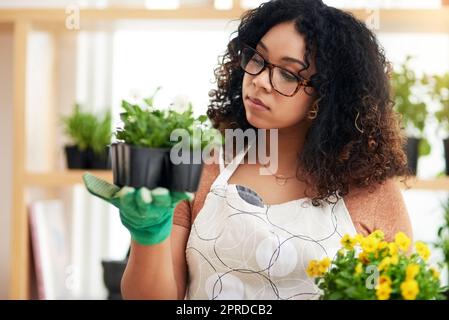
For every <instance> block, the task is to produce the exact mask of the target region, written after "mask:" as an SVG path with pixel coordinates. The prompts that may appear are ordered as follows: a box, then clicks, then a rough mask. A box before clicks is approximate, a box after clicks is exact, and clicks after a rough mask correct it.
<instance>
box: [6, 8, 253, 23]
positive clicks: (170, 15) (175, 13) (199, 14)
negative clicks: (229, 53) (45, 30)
mask: <svg viewBox="0 0 449 320" xmlns="http://www.w3.org/2000/svg"><path fill="white" fill-rule="evenodd" d="M244 11H245V10H243V9H240V8H237V9H230V10H217V9H214V8H180V9H167V10H161V9H144V8H142V9H129V8H107V9H81V10H80V11H79V12H80V13H79V15H80V21H81V23H82V22H83V21H116V20H145V19H226V20H229V19H235V18H239V17H240V15H241V14H242V13H243V12H244ZM69 15H70V13H66V12H65V8H61V9H6V10H0V22H14V21H17V20H27V21H32V22H58V23H60V22H64V21H65V20H66V19H67V17H68V16H69Z"/></svg>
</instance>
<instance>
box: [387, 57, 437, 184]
mask: <svg viewBox="0 0 449 320" xmlns="http://www.w3.org/2000/svg"><path fill="white" fill-rule="evenodd" d="M411 59H412V58H411V57H410V56H407V58H406V60H405V62H404V63H403V64H401V65H400V66H399V68H398V69H397V70H394V71H393V73H392V78H391V84H392V89H393V98H394V103H395V111H396V112H398V113H399V114H400V115H401V117H402V123H403V125H404V129H405V133H406V135H407V145H406V154H407V159H408V167H409V169H410V171H411V172H412V174H414V175H416V173H417V166H418V158H419V157H421V156H426V155H428V154H430V151H431V147H430V144H429V142H428V140H427V139H426V138H425V137H424V128H425V123H426V119H427V116H428V110H427V108H426V104H425V103H424V101H423V99H422V98H421V95H420V94H416V90H417V89H419V88H420V85H421V84H422V83H421V81H420V79H418V77H417V76H416V74H415V72H414V71H413V70H412V69H411V68H410V61H411Z"/></svg>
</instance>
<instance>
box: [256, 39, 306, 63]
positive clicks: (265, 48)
mask: <svg viewBox="0 0 449 320" xmlns="http://www.w3.org/2000/svg"><path fill="white" fill-rule="evenodd" d="M258 45H259V46H260V47H261V48H262V49H263V50H264V51H265V52H268V48H267V46H266V45H265V44H264V43H263V42H262V40H260V41H259V43H258ZM281 60H284V61H287V62H294V63H299V64H300V65H301V66H302V67H304V68H305V67H306V64H305V63H304V62H303V61H301V60H298V59H295V58H292V57H283V58H282V59H281Z"/></svg>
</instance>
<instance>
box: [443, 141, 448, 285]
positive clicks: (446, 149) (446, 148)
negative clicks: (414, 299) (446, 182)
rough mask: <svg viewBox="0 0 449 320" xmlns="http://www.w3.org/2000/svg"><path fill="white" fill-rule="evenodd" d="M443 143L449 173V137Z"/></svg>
mask: <svg viewBox="0 0 449 320" xmlns="http://www.w3.org/2000/svg"><path fill="white" fill-rule="evenodd" d="M443 145H444V157H445V160H446V175H449V138H446V139H444V140H443ZM448 292H449V291H448Z"/></svg>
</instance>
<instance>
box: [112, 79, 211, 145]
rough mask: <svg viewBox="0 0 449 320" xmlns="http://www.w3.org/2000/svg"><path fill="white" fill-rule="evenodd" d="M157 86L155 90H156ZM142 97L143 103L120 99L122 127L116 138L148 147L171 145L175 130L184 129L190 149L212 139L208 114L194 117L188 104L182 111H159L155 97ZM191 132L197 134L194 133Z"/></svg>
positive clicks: (190, 105)
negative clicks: (187, 135) (155, 103)
mask: <svg viewBox="0 0 449 320" xmlns="http://www.w3.org/2000/svg"><path fill="white" fill-rule="evenodd" d="M158 90H159V88H158V89H157V90H156V92H157V91H158ZM156 92H155V93H154V94H153V95H152V96H151V97H150V98H146V99H144V100H143V101H144V105H143V106H140V105H139V104H132V103H130V102H128V101H126V100H123V101H122V108H123V109H124V112H123V113H121V114H120V118H121V120H122V122H123V127H122V128H119V129H117V131H116V133H115V135H116V137H117V139H118V140H119V141H122V142H124V143H126V144H129V145H135V146H140V147H148V148H170V147H172V146H174V145H175V144H176V143H178V141H171V140H170V135H171V134H172V132H173V131H174V130H175V129H185V130H187V132H188V134H189V137H190V139H189V143H190V146H191V147H192V148H204V147H205V146H206V145H207V143H209V142H210V140H211V139H212V138H213V134H212V132H213V129H212V128H211V126H210V124H209V123H207V116H205V115H201V116H199V117H194V115H193V107H192V104H191V103H188V106H187V108H186V109H185V110H184V111H176V110H173V109H170V108H169V109H166V110H161V109H157V108H155V107H154V105H153V102H154V96H155V94H156ZM194 132H195V133H196V134H194Z"/></svg>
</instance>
